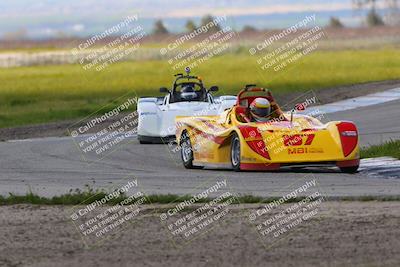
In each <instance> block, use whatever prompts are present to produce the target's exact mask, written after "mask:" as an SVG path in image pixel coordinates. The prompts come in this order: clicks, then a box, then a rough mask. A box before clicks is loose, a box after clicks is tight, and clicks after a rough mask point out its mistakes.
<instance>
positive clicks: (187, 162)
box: [179, 132, 194, 169]
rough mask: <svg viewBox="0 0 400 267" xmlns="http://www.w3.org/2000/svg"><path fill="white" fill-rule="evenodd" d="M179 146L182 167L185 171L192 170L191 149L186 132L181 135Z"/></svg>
mask: <svg viewBox="0 0 400 267" xmlns="http://www.w3.org/2000/svg"><path fill="white" fill-rule="evenodd" d="M179 145H180V147H181V159H182V162H183V166H185V168H186V169H193V168H194V166H193V148H192V144H191V142H190V137H189V134H188V133H187V132H184V133H182V137H181V140H180V142H179Z"/></svg>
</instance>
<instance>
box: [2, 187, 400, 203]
mask: <svg viewBox="0 0 400 267" xmlns="http://www.w3.org/2000/svg"><path fill="white" fill-rule="evenodd" d="M106 195H107V193H106V192H105V191H101V190H100V191H93V190H87V191H80V190H75V191H74V192H70V193H68V194H64V195H60V196H54V197H51V198H48V197H41V196H38V195H36V194H33V193H32V192H30V193H27V194H26V195H14V194H9V195H8V196H1V195H0V205H15V204H34V205H79V204H82V203H84V205H88V204H90V203H93V202H95V201H96V200H100V199H102V198H104V197H105V196H106ZM191 198H192V196H190V195H184V196H179V195H174V194H168V195H149V196H146V200H147V202H145V203H144V204H172V203H180V202H183V201H185V200H189V199H191ZM124 199H126V196H125V195H120V197H118V198H114V199H111V200H110V201H108V202H107V205H116V204H118V203H120V202H121V201H122V200H124ZM278 199H279V197H266V198H265V197H260V196H252V195H241V196H239V197H237V198H236V199H235V201H233V202H232V204H257V203H259V204H265V203H271V202H273V201H276V200H278ZM303 199H304V197H297V198H294V199H290V200H288V201H287V202H286V203H295V202H299V201H301V200H303ZM211 200H212V199H211V198H205V199H201V200H199V201H197V202H196V203H206V202H209V201H211ZM325 200H326V201H400V196H360V197H326V198H325Z"/></svg>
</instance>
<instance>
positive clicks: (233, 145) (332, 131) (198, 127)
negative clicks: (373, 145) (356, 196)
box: [176, 85, 360, 173]
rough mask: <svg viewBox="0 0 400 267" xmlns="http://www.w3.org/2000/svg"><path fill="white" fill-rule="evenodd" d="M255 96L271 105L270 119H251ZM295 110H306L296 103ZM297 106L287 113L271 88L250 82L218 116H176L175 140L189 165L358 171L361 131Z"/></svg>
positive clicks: (184, 162)
mask: <svg viewBox="0 0 400 267" xmlns="http://www.w3.org/2000/svg"><path fill="white" fill-rule="evenodd" d="M255 98H265V99H267V100H268V101H269V103H270V104H271V116H270V119H269V120H268V121H267V122H254V121H252V120H251V119H249V115H250V114H249V105H250V103H252V101H253V100H254V99H255ZM296 108H297V110H302V109H303V108H302V105H301V104H300V105H298V106H297V107H296ZM297 113H298V112H296V111H295V109H293V110H292V111H291V112H289V113H283V112H282V110H281V108H280V107H279V106H278V104H277V103H276V102H275V100H274V98H273V97H272V94H271V93H270V91H269V90H267V89H264V88H257V87H256V86H255V85H248V86H246V87H245V89H243V90H242V91H240V93H239V94H238V97H237V103H236V105H235V106H233V107H232V108H230V109H227V110H225V111H224V112H223V113H222V114H220V115H218V116H193V117H183V116H182V117H177V118H176V126H177V133H176V138H177V144H178V145H179V146H180V148H181V149H180V150H181V158H182V161H183V165H184V166H185V167H186V168H196V167H213V168H215V167H217V168H231V169H234V170H235V171H241V170H278V169H280V168H281V167H285V166H288V167H290V166H294V167H307V166H321V165H322V166H330V165H334V166H338V167H339V168H340V170H341V171H342V172H346V173H354V172H356V171H357V169H358V166H359V163H360V159H359V146H358V131H357V127H356V126H355V124H354V123H353V122H349V121H331V122H328V123H326V124H323V123H321V122H320V121H319V120H318V119H316V118H313V117H311V116H307V115H301V114H297Z"/></svg>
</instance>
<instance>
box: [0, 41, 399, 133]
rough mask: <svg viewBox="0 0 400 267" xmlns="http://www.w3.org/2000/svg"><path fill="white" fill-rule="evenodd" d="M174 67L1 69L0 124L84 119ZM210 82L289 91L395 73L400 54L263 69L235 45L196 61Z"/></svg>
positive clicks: (333, 55) (229, 88)
mask: <svg viewBox="0 0 400 267" xmlns="http://www.w3.org/2000/svg"><path fill="white" fill-rule="evenodd" d="M174 73H175V71H173V70H172V68H171V66H169V65H168V63H167V62H166V60H153V61H142V62H121V63H116V64H113V65H111V66H109V67H108V68H106V69H105V70H103V71H101V72H96V71H85V70H83V68H82V67H81V66H80V65H59V66H34V67H18V68H11V69H0V82H1V84H0V127H11V126H17V125H24V124H35V123H44V122H50V121H58V120H66V119H76V118H82V117H84V116H86V115H89V114H90V113H92V112H93V111H95V110H97V109H98V108H100V107H102V106H104V105H106V104H108V103H109V102H110V101H111V100H112V99H114V98H117V97H119V96H121V95H123V94H125V93H128V92H136V93H137V94H138V95H157V94H159V93H158V88H159V87H161V86H168V87H169V86H170V85H171V83H172V78H173V77H172V74H174ZM194 74H197V75H200V76H201V77H203V80H204V81H205V83H206V85H207V86H210V85H219V87H220V91H221V93H223V94H225V93H227V94H236V93H237V92H238V91H239V90H240V89H241V88H242V87H243V86H244V85H245V84H249V83H255V84H258V85H260V86H264V87H268V88H270V89H272V91H273V92H274V94H287V93H290V92H294V91H306V90H310V89H319V88H325V87H332V86H337V85H345V84H352V83H361V82H368V81H378V80H388V79H398V78H400V53H399V51H398V50H396V49H393V48H387V49H382V50H344V51H317V52H314V53H312V54H309V55H307V56H305V57H303V58H302V59H300V60H299V61H298V62H296V63H294V64H293V65H290V67H289V68H288V69H285V70H283V71H281V72H278V73H274V72H273V71H268V72H265V71H262V70H261V69H260V67H259V66H258V65H257V63H256V58H255V57H251V56H249V55H248V54H247V53H246V52H238V53H235V54H228V55H223V56H219V57H215V58H213V59H210V60H209V61H207V62H206V63H204V64H202V65H201V66H200V67H199V68H196V69H195V71H194Z"/></svg>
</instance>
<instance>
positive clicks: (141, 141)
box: [139, 140, 152, 145]
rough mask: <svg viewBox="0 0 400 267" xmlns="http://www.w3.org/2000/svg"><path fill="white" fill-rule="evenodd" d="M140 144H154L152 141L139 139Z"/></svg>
mask: <svg viewBox="0 0 400 267" xmlns="http://www.w3.org/2000/svg"><path fill="white" fill-rule="evenodd" d="M139 144H141V145H149V144H152V142H150V141H143V140H139Z"/></svg>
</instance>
